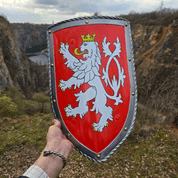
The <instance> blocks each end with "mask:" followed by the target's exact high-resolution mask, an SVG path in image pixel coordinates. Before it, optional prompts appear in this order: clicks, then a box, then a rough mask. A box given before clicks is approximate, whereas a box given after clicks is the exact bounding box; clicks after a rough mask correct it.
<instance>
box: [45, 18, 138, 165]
mask: <svg viewBox="0 0 178 178" xmlns="http://www.w3.org/2000/svg"><path fill="white" fill-rule="evenodd" d="M47 34H48V35H47V36H48V48H49V56H50V57H49V74H50V75H49V76H50V93H51V105H52V109H53V113H54V115H55V118H58V119H59V120H60V121H61V123H62V130H63V133H64V134H65V136H66V137H67V138H68V139H69V140H70V141H71V142H72V143H73V144H74V146H75V148H76V150H77V151H78V152H79V153H81V154H82V155H83V156H85V157H86V158H88V159H90V160H91V161H96V162H103V161H106V160H107V159H108V158H109V157H110V156H111V155H112V154H113V153H114V151H116V149H117V148H118V147H119V146H120V145H121V144H122V143H123V141H124V140H125V139H126V138H127V136H128V135H129V133H130V132H131V129H132V128H133V124H134V120H135V117H136V107H137V87H136V77H135V67H134V57H133V52H132V38H131V29H130V23H129V21H127V20H125V19H123V18H116V17H107V16H97V17H94V16H92V17H83V18H75V19H71V20H66V21H62V22H60V23H57V24H55V25H53V26H50V27H49V28H48V30H47Z"/></svg>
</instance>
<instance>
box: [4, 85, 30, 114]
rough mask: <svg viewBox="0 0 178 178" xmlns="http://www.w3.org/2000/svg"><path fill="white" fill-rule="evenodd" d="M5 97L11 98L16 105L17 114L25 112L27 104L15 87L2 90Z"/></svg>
mask: <svg viewBox="0 0 178 178" xmlns="http://www.w3.org/2000/svg"><path fill="white" fill-rule="evenodd" d="M3 93H4V94H5V95H6V96H7V97H9V98H11V99H12V101H13V102H14V103H15V104H16V105H17V106H18V114H19V115H24V114H26V110H27V107H28V106H27V105H26V103H25V101H24V99H22V98H23V95H22V93H21V92H20V91H19V89H18V88H17V87H13V88H10V89H8V90H6V91H4V92H3Z"/></svg>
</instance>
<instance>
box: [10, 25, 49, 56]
mask: <svg viewBox="0 0 178 178" xmlns="http://www.w3.org/2000/svg"><path fill="white" fill-rule="evenodd" d="M11 25H12V27H13V29H14V33H15V35H16V37H17V39H18V41H19V44H20V46H21V47H22V49H23V50H24V51H25V52H26V53H36V52H40V51H42V50H44V49H46V48H47V41H46V39H47V38H46V29H47V27H49V25H47V24H30V23H12V24H11Z"/></svg>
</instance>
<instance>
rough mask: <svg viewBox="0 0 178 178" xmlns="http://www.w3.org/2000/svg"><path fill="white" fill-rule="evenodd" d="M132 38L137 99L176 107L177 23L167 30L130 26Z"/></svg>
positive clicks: (154, 27) (163, 27) (177, 86)
mask: <svg viewBox="0 0 178 178" xmlns="http://www.w3.org/2000/svg"><path fill="white" fill-rule="evenodd" d="M132 37H133V45H134V55H135V66H136V75H137V85H138V93H139V99H140V100H141V101H142V102H143V103H145V102H146V100H145V98H148V97H153V99H154V101H155V99H159V100H160V104H161V102H162V103H165V102H166V103H170V101H171V102H175V105H177V104H178V103H177V101H176V100H177V99H176V98H177V96H178V60H177V58H178V57H177V56H178V50H177V49H178V20H177V21H174V22H173V23H171V24H170V25H169V26H143V25H139V24H136V25H133V26H132ZM163 100H164V101H163ZM165 107H167V106H165ZM170 107H171V106H170ZM165 109H166V108H165Z"/></svg>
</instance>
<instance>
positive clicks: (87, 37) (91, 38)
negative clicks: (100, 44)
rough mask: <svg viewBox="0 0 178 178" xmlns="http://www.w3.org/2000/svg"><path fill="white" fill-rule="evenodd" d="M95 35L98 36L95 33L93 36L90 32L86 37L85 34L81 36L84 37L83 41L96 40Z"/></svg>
mask: <svg viewBox="0 0 178 178" xmlns="http://www.w3.org/2000/svg"><path fill="white" fill-rule="evenodd" d="M95 36H96V34H93V37H92V36H91V35H90V34H88V35H86V37H84V35H81V37H82V39H83V42H91V41H94V40H95Z"/></svg>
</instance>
